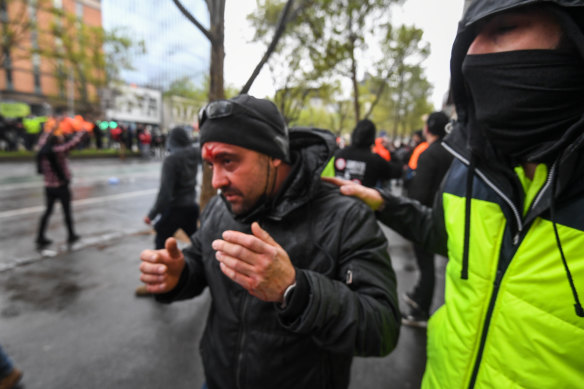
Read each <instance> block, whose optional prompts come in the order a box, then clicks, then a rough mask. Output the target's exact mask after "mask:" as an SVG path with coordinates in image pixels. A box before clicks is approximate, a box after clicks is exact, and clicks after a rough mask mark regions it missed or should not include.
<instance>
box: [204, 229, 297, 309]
mask: <svg viewBox="0 0 584 389" xmlns="http://www.w3.org/2000/svg"><path fill="white" fill-rule="evenodd" d="M251 231H252V234H253V235H249V234H244V233H242V232H238V231H225V232H224V233H223V239H217V240H215V241H213V249H215V250H216V251H217V253H216V254H215V256H216V258H217V260H218V261H219V262H220V267H221V271H223V273H224V274H225V275H226V276H227V277H229V278H230V279H232V280H233V281H235V282H237V283H238V284H239V285H241V286H242V287H244V288H245V289H246V290H247V291H248V292H249V293H250V294H251V295H253V296H255V297H257V298H259V299H260V300H263V301H273V302H282V298H283V294H284V291H285V290H286V288H287V287H288V286H290V285H292V284H293V283H294V281H295V279H296V270H295V269H294V266H292V263H291V262H290V258H289V257H288V253H286V251H284V249H283V248H282V247H281V246H280V245H279V244H278V243H277V242H276V241H275V240H274V239H273V238H272V237H271V236H270V235H269V234H268V233H267V232H266V231H264V230H263V229H262V228H261V227H260V225H259V224H258V223H257V222H254V223H253V224H252V225H251Z"/></svg>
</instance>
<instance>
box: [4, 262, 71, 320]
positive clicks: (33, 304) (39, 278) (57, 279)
mask: <svg viewBox="0 0 584 389" xmlns="http://www.w3.org/2000/svg"><path fill="white" fill-rule="evenodd" d="M76 278H78V277H77V273H76V272H74V271H72V270H69V269H62V268H59V269H51V270H46V271H38V270H37V271H24V272H23V273H21V274H19V275H18V277H12V278H9V279H7V280H5V281H4V282H2V283H1V286H0V288H1V289H2V295H3V296H6V297H7V306H6V307H5V308H3V309H2V311H1V312H0V316H1V317H5V318H8V317H15V316H18V315H20V314H21V313H24V312H26V311H30V310H34V311H38V310H44V311H62V310H63V309H65V308H66V307H67V306H69V305H70V304H71V303H73V302H74V301H75V300H76V299H77V298H78V296H79V294H80V292H81V287H80V286H79V285H78V284H77V283H76V282H75V279H76Z"/></svg>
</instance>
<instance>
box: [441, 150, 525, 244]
mask: <svg viewBox="0 0 584 389" xmlns="http://www.w3.org/2000/svg"><path fill="white" fill-rule="evenodd" d="M442 146H443V147H444V148H445V149H446V150H448V151H449V152H450V153H451V154H452V155H454V156H455V157H456V158H458V159H459V160H461V161H462V162H464V164H465V165H467V166H468V165H470V162H469V160H468V159H466V158H464V157H463V156H462V155H460V154H459V153H457V152H456V151H454V149H453V148H452V147H450V146H449V145H447V144H446V143H444V142H442ZM475 172H476V174H477V175H478V176H479V177H481V178H482V179H483V181H485V183H486V184H487V185H488V186H489V187H490V188H491V189H493V190H494V191H495V193H497V195H499V197H501V198H502V199H503V201H505V202H506V203H507V205H508V206H509V208H511V211H512V212H513V216H514V217H515V222H516V223H517V230H518V232H517V234H516V235H515V236H516V237H517V236H518V235H519V234H520V233H521V230H522V229H523V225H522V222H521V214H520V213H519V211H518V210H517V207H515V204H513V202H512V201H511V199H510V198H509V197H507V196H506V195H505V193H503V192H502V191H501V190H500V189H499V188H497V187H496V186H495V184H493V183H492V182H491V180H489V179H488V178H487V176H485V174H484V173H483V172H482V171H481V170H480V169H475Z"/></svg>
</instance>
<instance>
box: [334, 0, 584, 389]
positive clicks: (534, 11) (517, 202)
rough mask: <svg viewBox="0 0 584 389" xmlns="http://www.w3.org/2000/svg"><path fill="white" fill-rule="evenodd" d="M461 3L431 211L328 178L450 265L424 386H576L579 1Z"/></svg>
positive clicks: (583, 191) (583, 290) (582, 244)
mask: <svg viewBox="0 0 584 389" xmlns="http://www.w3.org/2000/svg"><path fill="white" fill-rule="evenodd" d="M467 5H468V6H467V9H466V12H465V15H464V16H463V18H462V21H461V23H460V24H459V30H458V34H457V37H456V40H455V42H454V46H453V50H452V58H451V72H452V74H451V80H452V83H451V85H452V95H453V97H454V103H455V106H456V112H457V117H458V120H457V122H455V123H454V124H453V126H452V129H451V132H450V134H449V135H448V136H447V137H446V138H445V139H444V142H443V146H444V147H445V148H446V149H447V150H449V151H450V153H451V154H452V155H453V157H454V160H453V163H452V165H451V167H450V170H449V171H448V173H447V174H446V176H445V180H444V181H443V182H442V188H441V191H440V192H439V193H438V196H436V197H435V199H434V204H433V207H432V208H430V207H426V206H422V205H421V204H420V203H418V202H416V201H414V200H411V199H407V198H400V197H396V196H392V195H391V194H389V193H384V192H380V191H377V190H374V189H371V188H366V187H363V186H359V185H356V184H355V183H351V182H341V181H338V180H336V183H337V184H338V185H341V191H342V193H344V194H347V195H356V196H358V197H360V198H362V199H363V200H365V202H366V203H367V204H369V205H370V206H371V207H372V208H373V209H375V210H377V213H376V215H377V217H378V220H379V221H381V222H382V223H384V224H386V225H387V226H389V227H390V228H392V229H394V230H396V231H397V232H399V233H400V234H402V235H403V236H405V237H407V238H408V239H411V240H414V241H416V242H418V243H419V244H421V245H422V246H424V247H425V248H426V249H428V250H430V251H432V252H435V253H439V254H442V255H447V256H448V259H449V261H448V265H447V267H446V277H445V278H446V280H445V281H446V290H445V298H444V300H445V302H444V305H443V306H441V307H440V308H439V309H438V311H437V312H435V313H434V315H433V316H432V317H431V318H430V320H429V322H428V345H427V352H428V354H427V357H428V358H427V364H426V371H425V373H424V379H423V383H422V387H423V388H454V389H458V388H511V387H512V388H582V387H583V385H584V351H583V350H584V309H583V308H582V302H581V298H582V296H583V295H584V217H583V216H582V215H583V214H584V209H583V208H584V180H583V179H582V177H583V176H584V33H583V30H584V2H582V1H571V0H555V1H545V2H542V1H535V0H522V1H520V0H513V1H511V0H499V1H473V2H470V4H467Z"/></svg>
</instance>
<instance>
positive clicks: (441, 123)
mask: <svg viewBox="0 0 584 389" xmlns="http://www.w3.org/2000/svg"><path fill="white" fill-rule="evenodd" d="M449 121H450V119H448V116H447V115H446V114H445V113H444V112H442V111H436V112H432V113H431V114H430V116H428V120H426V124H427V125H428V132H429V133H430V134H433V135H436V136H438V137H439V138H443V137H444V135H446V125H447V124H448V122H449Z"/></svg>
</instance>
